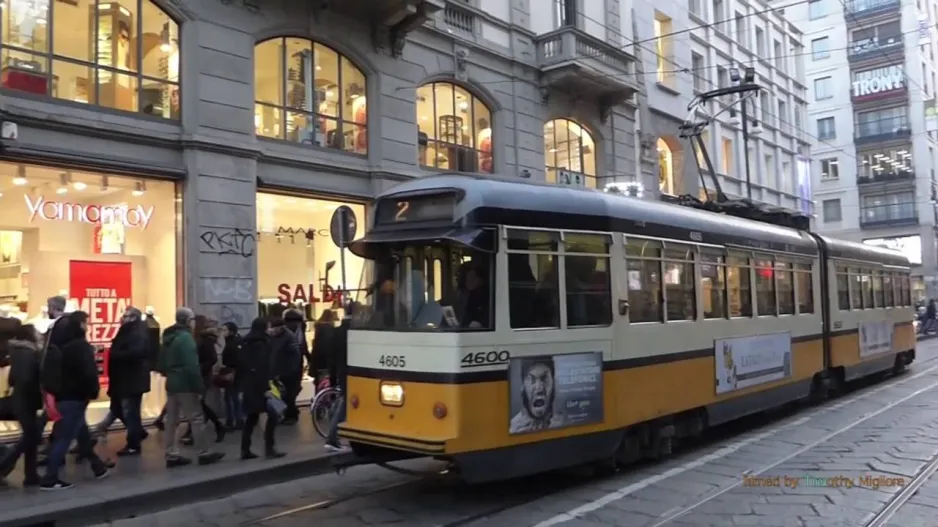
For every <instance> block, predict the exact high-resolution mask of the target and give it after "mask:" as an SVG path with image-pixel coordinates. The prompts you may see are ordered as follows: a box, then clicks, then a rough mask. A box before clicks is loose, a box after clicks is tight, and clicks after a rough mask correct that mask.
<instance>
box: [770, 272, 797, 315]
mask: <svg viewBox="0 0 938 527" xmlns="http://www.w3.org/2000/svg"><path fill="white" fill-rule="evenodd" d="M775 278H776V284H775V287H776V288H777V293H778V314H779V315H794V314H795V277H794V274H793V272H792V264H790V263H788V262H775Z"/></svg>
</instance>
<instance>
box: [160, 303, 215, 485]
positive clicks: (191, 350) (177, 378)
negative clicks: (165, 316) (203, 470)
mask: <svg viewBox="0 0 938 527" xmlns="http://www.w3.org/2000/svg"><path fill="white" fill-rule="evenodd" d="M194 329H195V314H194V313H193V312H192V310H191V309H189V308H187V307H180V308H179V309H177V310H176V323H175V324H173V325H172V326H170V327H168V328H166V330H165V331H164V332H163V349H162V350H161V351H160V356H159V360H158V371H159V372H160V373H162V374H163V375H164V376H165V377H166V397H167V400H166V417H165V427H166V430H165V433H164V440H165V446H166V453H165V456H166V466H167V467H169V468H172V467H178V466H183V465H188V464H190V463H191V462H192V461H191V460H190V459H188V458H186V457H183V456H182V455H181V454H180V453H179V440H178V438H177V435H176V428H177V426H178V424H179V420H180V418H181V417H182V416H185V417H187V418H188V419H189V429H190V431H191V433H192V438H193V443H194V444H195V447H196V449H197V450H198V452H199V454H198V460H199V464H200V465H208V464H211V463H216V462H218V461H219V460H221V459H222V458H223V457H225V454H223V453H221V452H215V451H213V450H211V449H210V447H209V442H208V438H206V437H205V431H204V423H203V422H202V421H203V416H202V400H201V399H202V394H203V393H204V392H205V383H204V381H203V379H202V372H201V370H200V369H199V355H198V351H197V349H196V344H195V339H194V338H193V335H192V332H193V330H194Z"/></svg>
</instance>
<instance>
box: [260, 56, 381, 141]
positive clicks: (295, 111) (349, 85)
mask: <svg viewBox="0 0 938 527" xmlns="http://www.w3.org/2000/svg"><path fill="white" fill-rule="evenodd" d="M254 86H255V90H256V92H255V97H254V98H255V107H254V125H255V129H256V132H257V135H258V136H260V137H269V138H272V139H283V140H286V141H290V142H293V143H303V144H308V145H317V146H322V147H327V148H334V149H337V150H344V151H346V152H353V153H356V154H367V153H368V106H367V97H366V93H365V89H366V86H365V75H364V74H363V73H362V71H361V70H360V69H359V68H358V67H357V66H355V65H354V64H353V63H352V62H351V61H350V60H349V59H348V58H347V57H345V56H343V55H341V54H339V53H338V52H336V51H335V50H333V49H332V48H329V47H328V46H325V45H323V44H320V43H318V42H312V41H310V40H306V39H300V38H275V39H273V40H267V41H265V42H261V43H260V44H258V45H257V46H256V47H255V50H254Z"/></svg>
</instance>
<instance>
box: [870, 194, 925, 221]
mask: <svg viewBox="0 0 938 527" xmlns="http://www.w3.org/2000/svg"><path fill="white" fill-rule="evenodd" d="M862 215H863V216H862V221H863V223H867V224H870V223H888V222H893V221H907V220H913V219H915V218H916V217H917V215H916V213H915V193H914V192H912V191H908V192H894V193H891V194H881V195H878V196H863V210H862Z"/></svg>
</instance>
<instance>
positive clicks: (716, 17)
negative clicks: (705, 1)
mask: <svg viewBox="0 0 938 527" xmlns="http://www.w3.org/2000/svg"><path fill="white" fill-rule="evenodd" d="M725 20H726V4H724V3H723V0H713V28H714V29H716V30H717V31H722V32H724V33H725V32H726V28H724V27H723V22H724V21H725Z"/></svg>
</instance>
